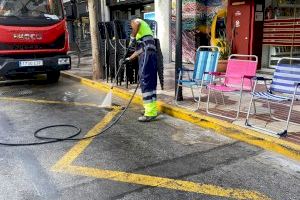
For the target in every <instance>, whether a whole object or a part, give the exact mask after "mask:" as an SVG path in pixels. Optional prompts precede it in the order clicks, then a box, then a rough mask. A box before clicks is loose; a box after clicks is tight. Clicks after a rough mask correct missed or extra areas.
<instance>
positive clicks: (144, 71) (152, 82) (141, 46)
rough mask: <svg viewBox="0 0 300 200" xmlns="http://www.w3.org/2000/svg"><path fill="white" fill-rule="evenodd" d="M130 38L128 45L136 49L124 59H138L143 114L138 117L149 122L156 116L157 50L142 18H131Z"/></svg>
mask: <svg viewBox="0 0 300 200" xmlns="http://www.w3.org/2000/svg"><path fill="white" fill-rule="evenodd" d="M131 27H132V32H131V37H130V38H131V39H130V44H129V46H133V45H136V51H135V52H134V53H133V54H132V55H131V56H130V57H128V58H126V59H125V60H124V63H127V62H130V61H132V60H134V59H136V58H138V61H139V78H140V85H141V90H142V94H143V105H144V109H145V112H144V115H143V116H142V117H139V118H138V121H140V122H150V121H153V120H155V119H156V117H157V103H156V100H157V96H156V86H157V51H156V46H155V40H154V38H153V32H152V30H151V28H150V26H149V25H148V24H147V22H145V21H144V20H142V19H139V18H134V19H132V20H131Z"/></svg>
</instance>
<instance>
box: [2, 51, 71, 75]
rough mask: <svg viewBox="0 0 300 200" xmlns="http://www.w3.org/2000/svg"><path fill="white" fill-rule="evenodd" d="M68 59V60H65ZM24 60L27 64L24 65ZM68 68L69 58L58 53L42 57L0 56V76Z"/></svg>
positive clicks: (39, 72)
mask: <svg viewBox="0 0 300 200" xmlns="http://www.w3.org/2000/svg"><path fill="white" fill-rule="evenodd" d="M68 60H69V62H66V61H68ZM24 61H29V63H27V65H28V66H27V65H26V63H25V65H24ZM31 61H34V62H31ZM59 61H60V63H59ZM62 61H65V62H62ZM21 63H23V64H21ZM41 63H42V64H41ZM35 65H37V66H35ZM69 69H71V58H70V56H67V55H58V56H51V57H43V58H30V57H28V58H26V59H23V58H2V57H0V76H13V75H18V74H45V73H48V72H53V71H61V70H69Z"/></svg>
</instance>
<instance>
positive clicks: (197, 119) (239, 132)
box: [63, 72, 300, 161]
mask: <svg viewBox="0 0 300 200" xmlns="http://www.w3.org/2000/svg"><path fill="white" fill-rule="evenodd" d="M63 75H64V76H65V77H68V78H70V79H72V80H75V81H79V82H80V83H82V84H84V85H86V86H89V87H92V88H95V89H97V90H100V91H104V92H105V91H108V89H109V86H108V85H107V84H104V83H101V82H95V81H93V80H89V79H86V78H82V77H80V76H76V75H73V74H71V73H66V72H63ZM113 94H114V95H116V96H118V97H121V98H123V99H129V98H130V97H131V95H132V94H131V92H128V91H127V90H124V89H121V88H115V89H114V90H113ZM133 102H134V103H136V104H139V105H141V104H142V98H141V96H139V95H136V97H135V98H134V101H133ZM157 103H158V109H159V110H160V111H161V112H163V113H166V114H168V115H170V116H172V117H175V118H178V119H182V120H185V121H187V122H190V123H193V124H196V125H198V126H200V127H203V128H207V129H212V130H214V131H215V132H217V133H219V134H221V135H225V136H227V137H230V138H233V139H236V140H239V141H242V142H246V143H248V144H251V145H255V146H258V147H260V148H262V149H265V150H269V151H273V152H277V153H279V154H282V155H284V156H286V157H288V158H291V159H294V160H298V161H300V145H299V144H295V143H292V142H289V141H286V140H283V139H279V138H275V137H272V136H268V135H266V134H263V133H260V132H257V131H254V130H251V129H248V128H244V127H241V126H238V125H235V124H232V123H230V122H227V121H223V120H220V119H217V118H213V117H210V116H205V115H203V114H200V113H195V112H190V111H188V110H185V109H182V108H178V107H175V106H172V105H169V104H167V103H165V102H162V101H158V102H157Z"/></svg>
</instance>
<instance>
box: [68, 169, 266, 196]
mask: <svg viewBox="0 0 300 200" xmlns="http://www.w3.org/2000/svg"><path fill="white" fill-rule="evenodd" d="M65 171H66V172H68V173H70V174H74V175H82V176H88V177H94V178H99V179H107V180H112V181H117V182H123V183H130V184H138V185H144V186H150V187H159V188H166V189H171V190H179V191H184V192H194V193H199V194H203V195H210V196H218V197H227V198H234V199H247V200H269V199H270V198H268V197H267V196H265V195H263V194H261V193H259V192H256V191H252V190H243V189H232V188H223V187H220V186H215V185H211V184H201V183H195V182H190V181H183V180H176V179H171V178H163V177H156V176H148V175H142V174H133V173H126V172H120V171H111V170H102V169H95V168H88V167H80V166H72V165H69V166H67V167H66V168H65Z"/></svg>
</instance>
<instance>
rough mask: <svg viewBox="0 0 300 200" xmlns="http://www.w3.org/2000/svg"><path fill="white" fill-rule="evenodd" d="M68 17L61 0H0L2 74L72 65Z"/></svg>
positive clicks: (56, 70) (50, 74) (51, 71)
mask: <svg viewBox="0 0 300 200" xmlns="http://www.w3.org/2000/svg"><path fill="white" fill-rule="evenodd" d="M66 23H67V19H66V16H65V14H64V9H63V4H62V1H61V0H0V78H1V77H4V78H11V77H15V76H18V75H20V74H29V75H34V74H47V79H48V81H50V82H56V81H58V79H59V76H60V71H61V70H68V69H70V68H71V59H70V57H69V56H68V55H67V52H68V50H69V36H68V31H67V28H66V27H67V26H66Z"/></svg>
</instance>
